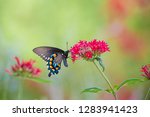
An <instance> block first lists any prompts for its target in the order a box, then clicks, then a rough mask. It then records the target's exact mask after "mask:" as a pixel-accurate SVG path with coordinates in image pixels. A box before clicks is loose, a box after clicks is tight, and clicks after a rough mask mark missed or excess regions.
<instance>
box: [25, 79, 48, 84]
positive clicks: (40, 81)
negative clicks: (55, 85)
mask: <svg viewBox="0 0 150 117" xmlns="http://www.w3.org/2000/svg"><path fill="white" fill-rule="evenodd" d="M28 79H29V80H32V81H35V82H38V83H50V82H51V81H50V80H47V79H43V78H28Z"/></svg>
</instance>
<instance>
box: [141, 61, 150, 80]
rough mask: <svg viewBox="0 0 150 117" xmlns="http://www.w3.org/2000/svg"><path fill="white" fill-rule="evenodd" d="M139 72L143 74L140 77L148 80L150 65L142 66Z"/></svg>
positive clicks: (149, 77)
mask: <svg viewBox="0 0 150 117" xmlns="http://www.w3.org/2000/svg"><path fill="white" fill-rule="evenodd" d="M141 72H142V73H143V74H142V76H144V77H146V78H148V79H150V64H148V65H144V66H142V68H141Z"/></svg>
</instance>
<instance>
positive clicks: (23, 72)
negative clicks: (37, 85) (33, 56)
mask: <svg viewBox="0 0 150 117" xmlns="http://www.w3.org/2000/svg"><path fill="white" fill-rule="evenodd" d="M15 60H16V64H15V65H13V66H11V70H8V69H6V72H7V73H8V74H9V75H16V76H26V77H36V76H39V75H40V73H41V70H40V69H39V68H36V67H34V66H33V64H34V63H35V61H33V60H28V61H24V60H22V61H20V59H19V58H18V57H15Z"/></svg>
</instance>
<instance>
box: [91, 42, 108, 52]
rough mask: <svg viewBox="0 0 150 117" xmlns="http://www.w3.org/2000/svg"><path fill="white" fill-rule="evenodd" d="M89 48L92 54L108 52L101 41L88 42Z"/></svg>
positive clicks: (105, 45)
mask: <svg viewBox="0 0 150 117" xmlns="http://www.w3.org/2000/svg"><path fill="white" fill-rule="evenodd" d="M89 46H90V48H91V49H92V51H93V52H94V53H99V54H101V53H104V52H106V51H109V47H108V45H107V43H106V42H105V41H103V40H102V41H100V40H96V39H94V40H92V41H91V42H89Z"/></svg>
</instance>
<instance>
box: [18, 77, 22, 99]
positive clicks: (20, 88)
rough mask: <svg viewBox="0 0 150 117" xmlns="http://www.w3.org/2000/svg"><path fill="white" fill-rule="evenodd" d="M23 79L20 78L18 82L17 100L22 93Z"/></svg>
mask: <svg viewBox="0 0 150 117" xmlns="http://www.w3.org/2000/svg"><path fill="white" fill-rule="evenodd" d="M22 85H23V79H22V78H20V83H19V89H18V100H21V97H22V95H23V86H22Z"/></svg>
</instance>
